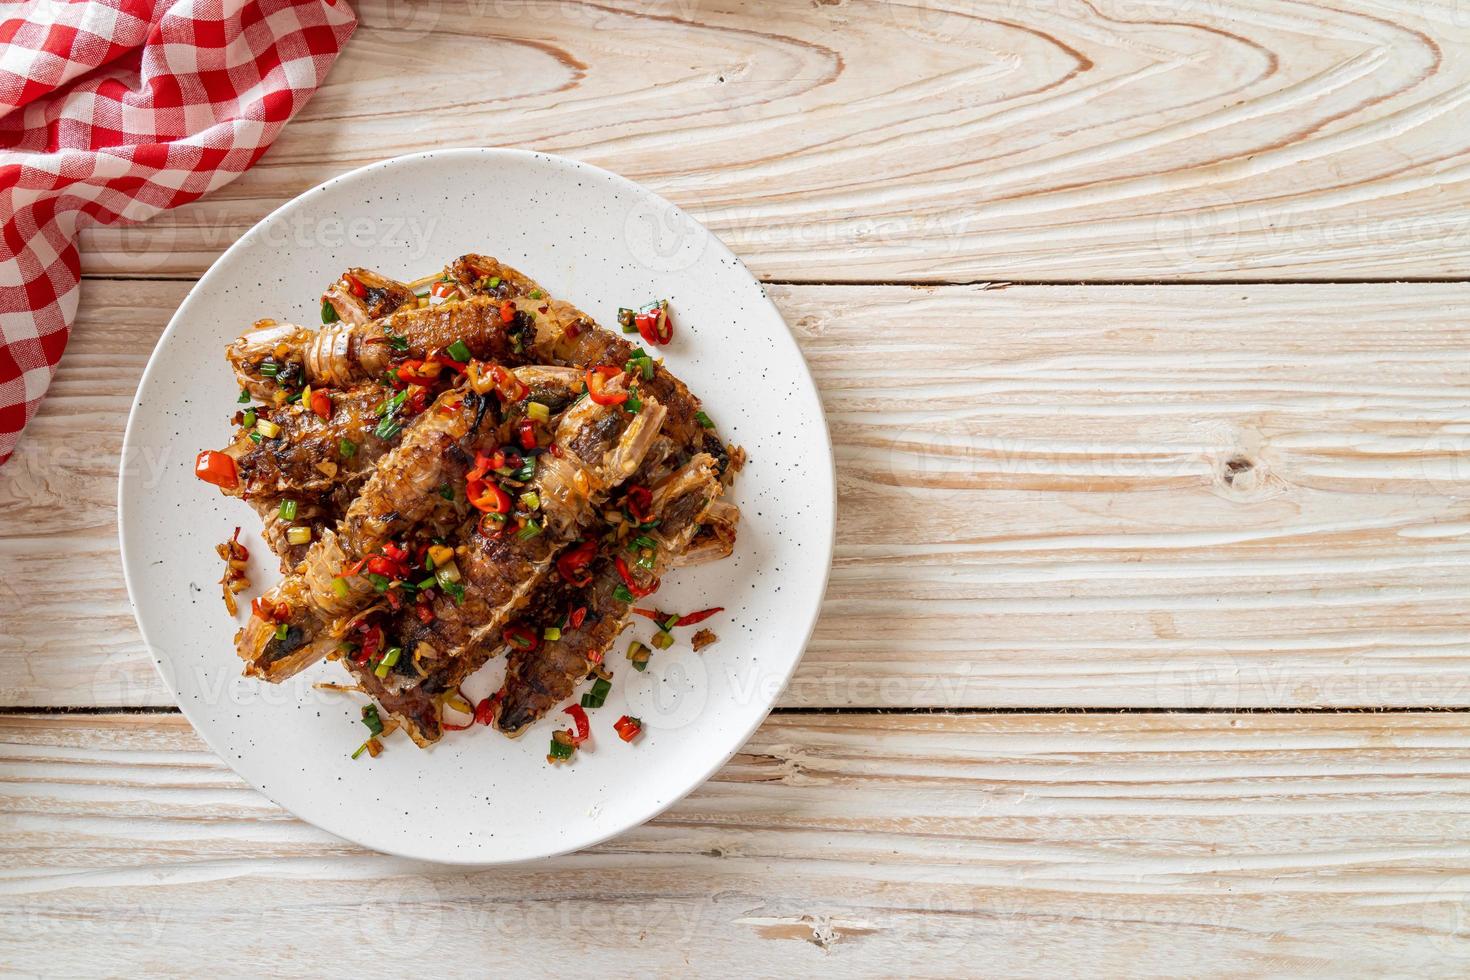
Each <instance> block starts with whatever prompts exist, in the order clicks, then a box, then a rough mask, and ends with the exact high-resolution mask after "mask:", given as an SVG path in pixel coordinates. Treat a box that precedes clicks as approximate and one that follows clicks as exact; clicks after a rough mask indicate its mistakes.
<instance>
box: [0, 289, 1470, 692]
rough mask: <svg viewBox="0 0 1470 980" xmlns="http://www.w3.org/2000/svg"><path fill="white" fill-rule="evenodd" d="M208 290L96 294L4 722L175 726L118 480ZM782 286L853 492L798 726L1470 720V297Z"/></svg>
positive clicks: (72, 369)
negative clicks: (1381, 710) (1383, 715)
mask: <svg viewBox="0 0 1470 980" xmlns="http://www.w3.org/2000/svg"><path fill="white" fill-rule="evenodd" d="M185 290H186V284H183V283H157V282H136V283H129V282H88V283H87V293H86V298H85V300H84V303H83V316H82V321H81V322H80V324H79V325H78V327H77V329H76V332H75V336H74V339H73V341H72V347H71V349H70V350H69V351H68V352H67V356H66V358H65V360H64V361H63V363H62V367H61V370H60V373H59V374H58V375H57V379H56V382H55V384H54V385H53V387H52V391H51V394H50V395H49V396H48V398H47V400H46V402H45V403H44V404H43V407H42V410H41V414H40V416H39V417H38V418H37V419H36V421H35V422H33V423H32V426H31V429H30V430H29V431H28V433H27V435H26V438H25V439H24V440H23V441H22V444H21V447H20V451H19V453H18V454H17V456H16V457H15V458H14V459H13V460H12V461H11V462H10V463H9V464H8V465H7V466H6V467H5V468H3V469H0V563H3V565H4V567H5V569H6V574H5V575H4V576H3V577H0V624H3V625H4V629H3V631H0V676H3V678H4V680H3V681H0V698H3V703H5V704H10V705H49V704H61V705H128V704H159V705H162V704H170V703H172V702H171V698H170V696H169V694H168V693H167V692H166V691H164V690H163V689H162V687H161V686H160V684H159V683H158V681H157V680H156V678H155V676H154V672H153V669H152V665H151V664H150V663H149V660H148V657H147V656H146V653H145V651H144V650H143V649H142V646H141V640H140V639H139V637H138V634H137V631H136V629H135V627H134V626H133V623H132V619H131V615H130V612H129V609H128V605H127V598H126V594H125V592H124V589H123V585H122V581H121V570H120V567H119V563H118V558H117V551H116V549H117V545H116V537H115V530H114V520H115V510H114V500H113V498H114V494H115V486H116V483H115V474H114V470H113V467H114V463H113V460H114V459H115V457H116V448H117V446H118V445H119V442H120V438H121V432H122V427H123V422H124V416H125V413H126V411H127V407H128V403H129V399H130V397H131V393H132V391H133V390H134V388H135V386H136V384H137V378H138V375H139V373H140V371H141V369H142V366H143V364H144V362H145V360H146V357H147V352H148V351H149V350H150V349H151V347H152V344H153V341H154V339H155V338H156V336H157V334H158V333H159V331H160V330H161V328H162V325H163V323H164V322H165V320H166V319H167V317H168V315H169V313H170V312H171V311H172V309H173V307H174V306H175V305H176V304H177V303H178V301H179V300H180V299H181V298H182V295H183V293H184V292H185ZM772 292H773V295H774V297H775V299H776V301H777V302H778V304H780V306H781V307H782V309H783V310H784V312H785V314H786V317H787V319H788V322H790V323H791V324H792V326H793V329H794V330H795V331H796V333H797V335H798V339H799V340H800V342H801V345H802V348H803V350H804V352H805V354H806V357H807V360H808V362H809V363H810V364H811V366H812V369H813V371H814V373H815V375H816V378H817V381H818V385H819V387H820V389H821V393H822V397H823V399H824V402H825V405H826V409H827V412H828V418H829V421H830V424H831V428H832V435H833V440H834V444H835V447H836V454H837V464H838V476H839V494H840V502H839V508H838V514H839V518H838V546H837V553H836V562H835V567H834V570H833V574H832V580H831V585H830V587H829V590H828V595H827V600H826V605H825V606H824V614H823V616H822V619H821V621H820V623H819V625H818V628H817V632H816V634H815V636H814V638H813V640H812V643H811V645H810V647H809V649H808V652H807V654H806V657H805V659H804V661H803V663H802V666H801V669H800V671H799V672H798V674H797V677H796V678H795V680H794V681H793V683H792V685H791V687H790V689H789V690H788V691H787V692H786V694H785V696H784V699H783V702H782V703H783V704H786V705H791V706H814V707H829V706H872V707H883V706H937V707H948V708H957V707H1000V706H1017V707H1027V706H1051V705H1055V706H1113V705H1125V706H1136V707H1145V708H1151V707H1195V706H1210V707H1217V708H1218V707H1224V708H1229V707H1235V706H1246V705H1250V706H1276V707H1293V706H1304V705H1338V706H1343V705H1405V706H1410V707H1431V706H1443V705H1470V684H1467V681H1466V675H1465V670H1464V665H1465V657H1466V655H1467V653H1470V601H1467V600H1470V575H1467V574H1466V563H1467V552H1470V452H1467V451H1470V424H1467V422H1466V417H1465V409H1464V406H1465V405H1466V404H1467V401H1470V354H1467V353H1466V352H1467V350H1470V325H1467V324H1466V322H1465V321H1464V319H1463V317H1461V316H1460V315H1459V313H1458V312H1457V311H1458V310H1460V309H1463V308H1464V306H1465V304H1466V302H1467V300H1470V286H1462V285H1435V286H1430V285H1358V286H1326V285H1323V286H1256V287H1249V288H1246V287H1234V286H1231V287H1226V286H1218V287H1217V286H1166V287H1141V286H1130V287H1019V286H1017V287H1010V288H1007V289H988V290H987V289H981V288H969V287H943V288H919V289H909V288H903V287H779V288H776V289H773V291H772ZM196 449H197V447H181V448H180V450H179V452H178V453H175V454H173V456H174V457H175V458H171V459H161V460H137V461H131V462H130V465H139V466H164V465H188V463H189V460H191V459H192V456H193V453H194V452H195V450H196ZM78 569H84V570H85V574H78V573H77V570H78Z"/></svg>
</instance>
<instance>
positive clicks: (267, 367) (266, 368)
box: [260, 358, 281, 378]
mask: <svg viewBox="0 0 1470 980" xmlns="http://www.w3.org/2000/svg"><path fill="white" fill-rule="evenodd" d="M260 373H261V374H263V375H265V376H266V377H267V378H274V377H275V376H276V375H278V374H280V373H281V366H280V365H279V364H277V363H276V362H275V361H272V360H270V359H269V358H267V359H266V360H264V361H261V362H260Z"/></svg>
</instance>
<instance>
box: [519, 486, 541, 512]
mask: <svg viewBox="0 0 1470 980" xmlns="http://www.w3.org/2000/svg"><path fill="white" fill-rule="evenodd" d="M521 506H522V507H524V508H526V510H535V509H536V508H537V507H540V506H541V498H540V496H538V495H537V493H536V491H535V490H532V491H531V492H530V493H523V494H521Z"/></svg>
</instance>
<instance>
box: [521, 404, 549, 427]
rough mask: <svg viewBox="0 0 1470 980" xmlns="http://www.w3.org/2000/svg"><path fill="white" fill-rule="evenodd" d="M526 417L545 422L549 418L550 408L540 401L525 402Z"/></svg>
mask: <svg viewBox="0 0 1470 980" xmlns="http://www.w3.org/2000/svg"><path fill="white" fill-rule="evenodd" d="M526 417H527V418H529V419H531V420H533V421H536V422H546V421H548V420H549V419H550V418H551V409H550V408H549V407H547V406H546V405H543V404H541V403H540V402H526Z"/></svg>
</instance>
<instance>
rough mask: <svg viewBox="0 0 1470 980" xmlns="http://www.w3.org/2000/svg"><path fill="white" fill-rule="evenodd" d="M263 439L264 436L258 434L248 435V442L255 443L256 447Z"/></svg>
mask: <svg viewBox="0 0 1470 980" xmlns="http://www.w3.org/2000/svg"><path fill="white" fill-rule="evenodd" d="M264 439H265V436H263V435H261V434H260V433H259V432H252V433H250V441H251V442H253V443H255V444H256V445H257V446H258V445H260V443H261V441H262V440H264Z"/></svg>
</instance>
